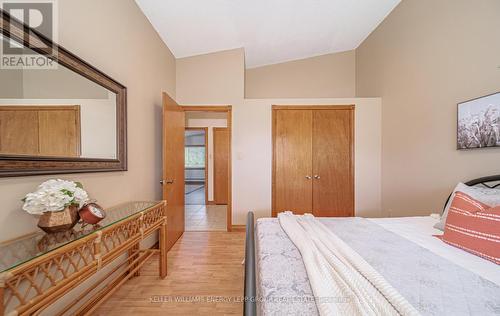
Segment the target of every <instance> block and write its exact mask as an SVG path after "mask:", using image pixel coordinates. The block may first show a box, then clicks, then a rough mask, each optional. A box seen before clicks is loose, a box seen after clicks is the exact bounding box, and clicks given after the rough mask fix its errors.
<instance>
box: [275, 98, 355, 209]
mask: <svg viewBox="0 0 500 316" xmlns="http://www.w3.org/2000/svg"><path fill="white" fill-rule="evenodd" d="M271 109H272V110H271V112H272V114H271V121H272V132H271V135H272V136H271V137H272V153H271V154H272V172H271V174H272V180H271V216H272V217H277V216H278V214H277V213H276V204H275V203H276V201H275V197H276V192H275V190H276V159H275V158H276V157H275V154H274V152H275V150H276V111H279V110H352V111H353V115H352V117H351V128H352V142H351V148H350V150H351V163H350V170H349V172H350V176H351V179H352V185H353V207H354V212H355V211H356V204H355V201H356V183H355V180H356V178H355V169H354V162H355V153H356V151H355V131H356V124H355V115H356V111H355V109H356V105H354V104H346V105H304V104H302V105H275V104H273V105H272V107H271ZM354 216H355V215H354Z"/></svg>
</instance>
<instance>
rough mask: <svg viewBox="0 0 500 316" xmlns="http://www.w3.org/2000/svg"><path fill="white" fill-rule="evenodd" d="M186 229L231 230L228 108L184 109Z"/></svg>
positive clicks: (229, 120)
mask: <svg viewBox="0 0 500 316" xmlns="http://www.w3.org/2000/svg"><path fill="white" fill-rule="evenodd" d="M184 111H185V121H186V124H185V126H186V131H185V230H186V231H226V230H228V231H230V230H231V198H230V196H231V180H230V171H231V167H230V165H231V159H230V152H231V149H230V146H231V145H230V143H231V119H230V117H231V116H230V113H231V112H230V107H189V106H186V107H184Z"/></svg>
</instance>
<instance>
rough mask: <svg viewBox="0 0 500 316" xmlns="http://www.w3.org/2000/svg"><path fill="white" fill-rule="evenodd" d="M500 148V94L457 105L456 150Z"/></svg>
mask: <svg viewBox="0 0 500 316" xmlns="http://www.w3.org/2000/svg"><path fill="white" fill-rule="evenodd" d="M484 147H500V92H498V93H494V94H490V95H487V96H484V97H480V98H477V99H473V100H469V101H465V102H462V103H459V104H458V124H457V148H458V149H472V148H484Z"/></svg>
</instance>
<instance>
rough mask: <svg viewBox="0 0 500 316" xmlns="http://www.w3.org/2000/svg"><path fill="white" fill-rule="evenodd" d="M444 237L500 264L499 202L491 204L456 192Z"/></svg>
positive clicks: (443, 238) (455, 244)
mask: <svg viewBox="0 0 500 316" xmlns="http://www.w3.org/2000/svg"><path fill="white" fill-rule="evenodd" d="M441 239H442V240H443V241H444V242H446V243H448V244H450V245H452V246H455V247H458V248H461V249H463V250H466V251H468V252H471V253H473V254H475V255H477V256H480V257H483V258H485V259H488V260H491V261H493V262H495V263H496V264H500V206H497V207H494V208H492V207H490V206H488V205H486V204H483V203H481V202H479V201H477V200H475V199H473V198H471V197H470V196H468V195H467V194H465V193H463V192H457V193H456V194H455V197H454V198H453V201H452V203H451V207H450V210H449V213H448V217H447V219H446V225H445V228H444V235H443V236H442V237H441Z"/></svg>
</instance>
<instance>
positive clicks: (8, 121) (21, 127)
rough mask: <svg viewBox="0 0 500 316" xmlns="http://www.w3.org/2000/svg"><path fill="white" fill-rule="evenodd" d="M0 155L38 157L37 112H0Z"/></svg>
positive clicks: (16, 110) (13, 110)
mask: <svg viewBox="0 0 500 316" xmlns="http://www.w3.org/2000/svg"><path fill="white" fill-rule="evenodd" d="M0 153H1V154H7V155H31V156H37V155H38V112H37V111H20V110H18V109H15V108H13V109H12V110H5V109H2V110H0Z"/></svg>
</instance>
